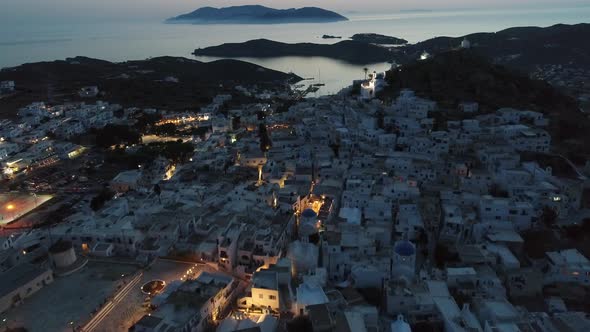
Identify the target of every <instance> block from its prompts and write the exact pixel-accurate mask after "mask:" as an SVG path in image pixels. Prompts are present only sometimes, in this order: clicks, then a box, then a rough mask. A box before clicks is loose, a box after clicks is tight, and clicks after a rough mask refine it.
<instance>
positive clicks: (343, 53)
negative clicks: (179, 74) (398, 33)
mask: <svg viewBox="0 0 590 332" xmlns="http://www.w3.org/2000/svg"><path fill="white" fill-rule="evenodd" d="M193 54H194V55H205V56H218V57H257V58H265V57H280V56H321V57H328V58H332V59H338V60H343V61H347V62H350V63H357V64H367V63H374V62H381V61H386V60H387V59H390V58H391V53H390V51H389V50H388V49H387V48H384V47H380V46H377V45H370V44H367V43H363V42H357V41H352V40H346V41H341V42H338V43H335V44H313V43H298V44H287V43H281V42H276V41H272V40H268V39H256V40H250V41H247V42H244V43H227V44H222V45H219V46H212V47H206V48H202V49H197V50H195V51H194V52H193Z"/></svg>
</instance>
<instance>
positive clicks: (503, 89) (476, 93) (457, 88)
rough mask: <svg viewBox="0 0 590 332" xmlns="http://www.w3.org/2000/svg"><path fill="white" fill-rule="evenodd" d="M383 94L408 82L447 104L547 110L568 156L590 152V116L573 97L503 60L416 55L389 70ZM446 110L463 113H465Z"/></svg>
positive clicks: (485, 109) (555, 137)
mask: <svg viewBox="0 0 590 332" xmlns="http://www.w3.org/2000/svg"><path fill="white" fill-rule="evenodd" d="M387 77H388V80H389V84H390V86H389V87H388V88H387V90H386V91H385V92H384V97H386V98H387V97H391V98H393V97H394V96H396V95H397V93H398V92H399V90H400V89H402V88H409V89H413V90H415V91H416V92H417V93H419V94H421V95H424V96H427V97H428V98H431V99H434V100H436V101H437V102H438V103H439V105H441V106H442V107H443V108H445V109H448V110H456V109H457V106H458V103H460V102H462V101H477V102H479V103H480V108H481V110H482V112H494V111H496V110H497V109H498V108H501V107H514V108H520V109H529V110H536V111H540V112H543V113H544V114H546V115H547V116H548V117H549V118H550V120H551V124H550V128H549V129H550V132H551V135H552V137H553V140H554V141H555V142H556V143H557V145H558V148H559V149H560V150H561V152H563V153H567V154H568V156H570V157H572V156H576V155H577V156H579V155H590V147H588V146H584V142H589V141H590V120H589V119H588V118H586V117H585V116H584V115H583V113H581V112H580V111H579V109H578V106H577V103H576V101H575V100H574V99H572V98H571V97H569V96H567V95H564V94H563V93H561V92H560V91H558V90H557V89H556V88H554V87H553V86H551V85H549V84H548V83H546V82H544V81H539V80H533V79H530V78H529V77H528V76H526V75H522V74H520V73H518V72H516V71H514V70H512V69H509V68H507V67H505V66H500V65H496V64H492V63H491V62H490V61H489V60H487V59H486V58H484V57H482V56H480V55H478V54H477V53H475V52H473V51H469V50H460V51H449V52H444V53H440V54H438V55H436V56H434V57H433V58H431V59H429V60H426V61H414V62H411V63H408V64H406V65H403V66H402V67H400V68H398V69H396V70H395V71H393V72H390V73H389V74H388V75H387ZM445 116H447V117H449V118H451V119H453V118H455V119H460V118H461V116H462V114H459V113H455V114H453V112H452V111H451V112H447V113H446V114H445Z"/></svg>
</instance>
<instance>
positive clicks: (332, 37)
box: [322, 35, 342, 39]
mask: <svg viewBox="0 0 590 332" xmlns="http://www.w3.org/2000/svg"><path fill="white" fill-rule="evenodd" d="M322 39H342V36H333V35H323V36H322Z"/></svg>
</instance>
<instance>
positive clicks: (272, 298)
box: [268, 295, 277, 300]
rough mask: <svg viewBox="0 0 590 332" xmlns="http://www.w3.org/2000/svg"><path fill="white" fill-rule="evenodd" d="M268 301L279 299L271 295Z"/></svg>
mask: <svg viewBox="0 0 590 332" xmlns="http://www.w3.org/2000/svg"><path fill="white" fill-rule="evenodd" d="M268 299H269V300H276V299H277V297H276V296H274V295H269V296H268Z"/></svg>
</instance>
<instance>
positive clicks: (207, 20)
mask: <svg viewBox="0 0 590 332" xmlns="http://www.w3.org/2000/svg"><path fill="white" fill-rule="evenodd" d="M347 20H348V19H347V18H346V17H344V16H342V15H340V14H338V13H335V12H332V11H329V10H325V9H322V8H317V7H304V8H290V9H274V8H268V7H264V6H258V5H250V6H232V7H225V8H213V7H203V8H199V9H197V10H195V11H193V12H191V13H188V14H183V15H179V16H176V17H173V18H170V19H168V20H167V21H166V22H168V23H193V24H195V23H196V24H199V23H200V24H212V23H237V24H243V23H270V24H277V23H306V22H314V23H321V22H337V21H347Z"/></svg>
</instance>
